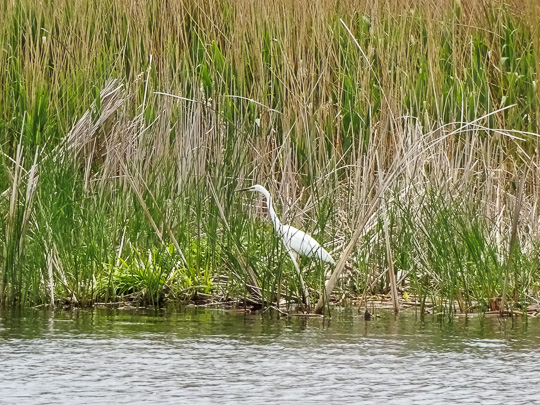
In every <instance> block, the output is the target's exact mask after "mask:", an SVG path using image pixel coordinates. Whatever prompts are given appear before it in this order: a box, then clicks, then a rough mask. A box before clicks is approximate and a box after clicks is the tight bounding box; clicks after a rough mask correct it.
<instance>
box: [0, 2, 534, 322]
mask: <svg viewBox="0 0 540 405" xmlns="http://www.w3.org/2000/svg"><path fill="white" fill-rule="evenodd" d="M300 3H301V2H290V1H277V2H251V1H247V0H239V1H217V0H216V1H205V2H198V1H179V2H162V1H157V0H156V1H154V0H152V1H148V2H132V1H125V0H120V1H114V2H107V1H97V2H90V1H84V0H76V1H67V0H62V1H58V2H54V3H53V2H48V1H44V2H34V1H30V0H22V1H14V0H7V1H4V2H3V3H2V4H0V11H1V12H0V51H1V53H0V89H1V92H0V136H1V143H0V145H1V148H2V155H1V158H0V159H1V165H2V170H1V171H0V192H1V194H2V195H1V198H0V221H1V222H0V227H1V229H2V232H3V234H4V235H5V237H3V238H2V239H1V240H0V245H1V249H0V257H1V261H0V301H1V302H2V304H6V305H13V304H16V305H40V304H54V303H55V302H56V303H59V302H68V303H71V304H77V305H82V306H85V305H92V304H93V303H96V302H114V301H117V300H120V299H123V300H126V299H132V300H135V301H137V302H141V303H143V304H154V305H159V304H161V303H162V302H164V300H181V301H183V300H189V299H195V298H198V299H201V298H212V299H216V300H226V299H239V300H244V299H248V300H249V301H260V302H263V303H265V304H266V305H269V304H270V303H272V302H275V301H276V299H279V297H281V298H284V299H285V300H287V301H289V302H295V301H297V300H298V299H299V297H301V295H302V291H301V289H300V286H299V283H298V280H297V277H295V274H296V273H295V270H294V267H293V266H292V263H291V262H290V260H289V258H288V255H287V253H286V252H285V251H284V249H283V247H282V246H281V244H280V242H279V240H278V239H277V238H276V236H275V234H274V232H273V230H272V225H271V223H270V221H269V220H268V218H267V213H266V211H265V209H264V206H263V205H262V204H261V202H262V200H261V199H259V198H253V196H250V197H247V196H245V195H241V194H238V193H236V192H235V190H236V189H237V188H239V187H245V186H250V185H252V184H256V183H259V184H263V185H264V186H266V187H267V188H268V189H269V190H270V192H271V194H272V195H273V196H274V204H275V206H276V210H277V211H278V214H279V215H280V217H281V218H282V220H284V222H285V223H289V224H292V225H294V226H296V227H297V228H300V229H303V230H304V231H306V232H308V233H309V234H311V235H313V236H314V237H315V238H316V239H317V240H318V241H319V242H320V243H321V244H322V245H323V246H324V247H325V248H326V249H327V250H328V251H329V252H330V253H331V254H332V255H333V256H334V258H336V259H338V258H340V257H341V258H343V260H342V262H340V263H338V267H339V266H341V269H340V273H341V274H340V276H339V277H337V275H336V277H335V279H334V280H332V282H334V281H335V282H336V287H335V288H334V289H333V295H332V297H333V299H334V300H335V301H337V302H342V301H344V300H345V301H347V300H354V299H355V298H358V297H360V296H362V295H363V294H364V293H366V294H368V295H369V294H381V295H383V296H384V295H386V294H388V293H389V291H390V285H391V284H392V283H391V282H390V279H389V275H390V276H391V275H394V276H395V277H396V282H395V283H394V284H396V285H398V286H399V291H398V292H399V294H400V295H401V300H402V301H406V302H407V301H414V302H417V303H419V304H422V305H424V304H425V303H426V302H431V304H432V305H435V306H437V307H438V308H440V310H442V311H444V312H446V313H449V314H450V313H452V312H453V311H460V312H471V311H489V310H499V309H506V308H507V309H509V310H522V309H524V308H526V307H527V306H528V305H530V304H534V303H538V300H539V299H540V293H539V291H540V257H539V256H540V246H539V240H540V239H539V231H540V229H539V220H540V214H539V210H538V204H537V202H538V200H539V197H540V184H539V183H538V179H539V178H540V167H539V165H540V159H539V154H538V153H537V150H538V145H539V143H538V135H537V132H538V127H539V125H540V115H539V104H538V96H539V89H538V76H537V73H538V70H539V61H538V55H539V51H540V32H539V29H538V21H539V20H540V6H539V5H538V3H537V2H536V1H534V0H529V1H519V2H515V4H514V2H512V1H510V2H508V1H505V2H503V1H497V0H491V1H487V2H486V1H484V2H480V1H471V2H469V1H467V2H463V3H461V2H459V1H442V0H423V1H405V0H390V1H387V2H384V4H383V2H370V1H364V0H358V1H352V0H347V1H334V0H324V1H319V2H313V3H310V4H300ZM373 3H374V4H373ZM345 260H346V263H345ZM345 264H347V266H345ZM301 267H302V269H303V275H304V279H305V282H306V285H307V288H308V289H309V291H310V294H311V295H312V298H313V299H315V300H316V299H319V298H320V297H321V291H322V290H323V288H324V284H325V281H326V279H325V277H324V271H325V269H324V268H323V267H322V266H320V264H319V263H317V262H316V261H309V260H302V263H301ZM388 269H390V271H389V270H388ZM341 270H343V271H341Z"/></svg>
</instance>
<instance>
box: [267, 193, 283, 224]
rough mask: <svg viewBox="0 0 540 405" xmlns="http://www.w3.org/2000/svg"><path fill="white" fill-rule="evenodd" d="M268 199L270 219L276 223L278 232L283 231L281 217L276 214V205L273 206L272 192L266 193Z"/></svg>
mask: <svg viewBox="0 0 540 405" xmlns="http://www.w3.org/2000/svg"><path fill="white" fill-rule="evenodd" d="M265 197H266V201H267V203H268V212H269V214H270V219H272V223H273V224H274V229H275V230H276V231H277V232H280V231H281V222H279V218H278V217H277V215H276V212H275V211H274V207H273V206H272V197H271V196H270V194H265Z"/></svg>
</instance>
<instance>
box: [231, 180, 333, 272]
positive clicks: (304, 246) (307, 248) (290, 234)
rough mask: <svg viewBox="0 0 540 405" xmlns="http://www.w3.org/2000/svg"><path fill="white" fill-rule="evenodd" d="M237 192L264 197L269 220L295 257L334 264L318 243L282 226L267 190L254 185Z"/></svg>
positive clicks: (303, 233) (305, 235) (293, 228)
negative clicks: (304, 257) (255, 193)
mask: <svg viewBox="0 0 540 405" xmlns="http://www.w3.org/2000/svg"><path fill="white" fill-rule="evenodd" d="M239 191H258V192H259V193H261V194H263V195H264V196H265V197H266V201H267V204H268V212H269V214H270V219H271V220H272V223H273V224H274V229H275V230H276V232H277V234H278V235H279V236H280V237H281V239H282V240H283V244H284V245H285V246H286V247H288V248H290V249H291V250H292V251H293V252H294V253H296V254H297V255H301V256H307V257H317V258H319V259H321V260H322V261H323V262H326V263H331V264H336V262H335V261H334V259H333V258H332V256H330V253H328V252H327V251H326V249H325V248H323V247H322V246H321V245H320V244H319V242H317V241H316V240H315V239H313V238H312V237H311V236H309V235H308V234H307V233H305V232H303V231H301V230H300V229H296V228H295V227H294V226H291V225H283V224H282V223H281V221H280V220H279V218H278V217H277V215H276V212H275V211H274V207H273V206H272V197H271V196H270V193H269V192H268V190H267V189H265V188H264V187H263V186H261V185H259V184H256V185H254V186H252V187H249V188H245V189H242V190H239Z"/></svg>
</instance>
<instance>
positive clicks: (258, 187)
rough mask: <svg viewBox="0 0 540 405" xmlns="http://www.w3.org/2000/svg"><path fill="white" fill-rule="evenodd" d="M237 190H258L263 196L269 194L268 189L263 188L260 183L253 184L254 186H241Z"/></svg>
mask: <svg viewBox="0 0 540 405" xmlns="http://www.w3.org/2000/svg"><path fill="white" fill-rule="evenodd" d="M238 191H258V192H259V193H262V194H264V195H265V196H269V193H268V190H267V189H265V188H264V187H263V186H261V185H260V184H255V185H254V186H251V187H248V188H242V189H240V190H238Z"/></svg>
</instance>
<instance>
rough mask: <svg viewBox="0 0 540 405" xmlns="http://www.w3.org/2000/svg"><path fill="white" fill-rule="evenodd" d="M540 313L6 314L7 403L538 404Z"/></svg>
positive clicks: (2, 392) (2, 335)
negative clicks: (440, 316) (441, 316)
mask: <svg viewBox="0 0 540 405" xmlns="http://www.w3.org/2000/svg"><path fill="white" fill-rule="evenodd" d="M539 364H540V319H530V320H529V321H528V322H525V321H524V320H523V319H517V320H516V319H514V320H512V319H497V318H493V319H482V318H474V319H465V318H456V319H455V321H454V322H453V323H448V322H439V321H438V320H437V319H436V318H427V319H424V320H421V319H420V318H418V317H416V316H415V314H414V312H409V313H402V314H400V315H399V316H397V317H394V315H393V314H391V313H386V312H383V313H381V316H380V317H379V318H375V319H373V320H372V321H367V322H366V321H364V320H363V318H362V317H360V316H358V315H356V313H355V311H353V310H341V311H338V310H336V311H335V312H334V313H333V316H332V319H331V320H330V321H329V320H324V319H322V318H308V319H304V318H297V317H291V318H281V319H278V318H276V317H275V316H274V317H272V316H267V315H264V316H262V315H260V314H251V315H244V314H243V313H237V312H228V311H225V310H219V309H206V308H204V309H190V310H181V311H174V310H158V311H147V310H144V311H141V310H130V311H127V310H106V309H95V310H93V311H81V310H74V311H57V312H54V313H50V312H46V311H25V312H22V313H21V312H13V311H4V312H1V313H0V367H1V371H0V375H1V376H2V377H1V380H0V403H47V404H50V403H143V402H146V403H148V402H154V403H174V404H177V403H188V402H192V401H197V402H198V403H238V402H243V403H247V402H249V403H268V402H269V401H270V402H271V403H293V402H295V403H296V402H299V401H300V402H302V403H317V402H319V403H337V402H345V403H358V402H359V401H362V402H364V403H382V402H384V403H396V404H397V403H400V404H402V403H410V402H414V403H441V402H443V401H452V402H453V403H456V402H471V403H502V402H505V403H532V402H537V401H540V385H539V374H538V372H539V369H540V368H539Z"/></svg>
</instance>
